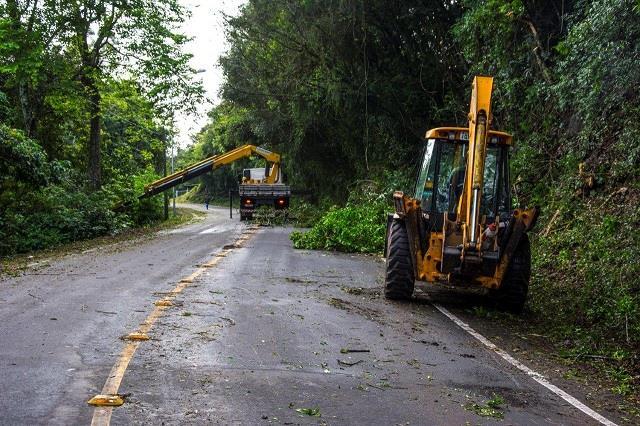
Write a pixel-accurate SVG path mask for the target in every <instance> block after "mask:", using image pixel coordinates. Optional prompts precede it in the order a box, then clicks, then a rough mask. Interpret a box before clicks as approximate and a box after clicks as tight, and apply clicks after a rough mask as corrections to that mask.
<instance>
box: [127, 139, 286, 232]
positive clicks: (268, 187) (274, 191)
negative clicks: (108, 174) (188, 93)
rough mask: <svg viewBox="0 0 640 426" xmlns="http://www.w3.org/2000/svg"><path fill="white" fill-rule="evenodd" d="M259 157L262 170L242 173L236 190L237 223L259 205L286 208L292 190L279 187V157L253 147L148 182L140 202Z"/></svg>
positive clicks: (233, 151)
mask: <svg viewBox="0 0 640 426" xmlns="http://www.w3.org/2000/svg"><path fill="white" fill-rule="evenodd" d="M253 155H258V156H261V157H262V158H264V159H265V160H266V161H267V165H266V167H265V168H264V169H245V170H244V171H243V177H242V178H241V180H240V182H239V186H238V192H239V194H240V220H244V219H250V218H251V217H252V216H253V212H254V210H255V209H256V208H257V207H259V206H262V205H268V206H272V207H273V208H275V209H277V210H281V209H286V208H288V207H289V198H290V196H291V189H290V187H289V186H288V185H285V184H284V183H282V172H281V170H280V155H279V154H276V153H275V152H271V151H268V150H266V149H264V148H260V147H258V146H254V145H243V146H241V147H238V148H236V149H233V150H231V151H229V152H225V153H224V154H220V155H214V156H213V157H209V158H207V159H205V160H202V161H199V162H197V163H195V164H192V165H190V166H188V167H186V168H185V169H183V170H180V171H178V172H176V173H173V174H171V175H169V176H165V177H163V178H161V179H158V180H157V181H155V182H151V183H150V184H149V185H147V186H145V188H144V194H142V195H141V196H140V197H139V198H146V197H151V196H153V195H156V194H159V193H161V192H163V191H166V190H167V189H170V188H173V187H174V186H177V185H180V184H181V183H184V182H187V181H188V180H191V179H193V178H195V177H198V176H200V175H203V174H205V173H208V172H210V171H211V170H214V169H217V168H218V167H221V166H224V165H226V164H230V163H233V162H234V161H237V160H240V159H242V158H247V157H251V156H253Z"/></svg>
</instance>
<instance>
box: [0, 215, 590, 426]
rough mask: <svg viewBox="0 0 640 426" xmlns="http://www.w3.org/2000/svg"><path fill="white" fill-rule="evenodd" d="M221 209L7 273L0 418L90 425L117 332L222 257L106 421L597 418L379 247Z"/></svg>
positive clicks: (133, 371)
mask: <svg viewBox="0 0 640 426" xmlns="http://www.w3.org/2000/svg"><path fill="white" fill-rule="evenodd" d="M226 215H227V211H225V210H224V209H220V210H214V211H213V213H212V214H211V215H209V216H208V218H207V220H206V221H205V222H204V223H200V224H197V225H191V226H188V227H186V228H181V229H178V230H175V231H172V232H171V233H165V234H163V235H159V236H158V237H157V238H154V239H152V240H149V241H143V242H140V243H132V244H130V245H125V246H117V247H111V248H109V249H101V250H99V251H95V252H91V253H85V254H82V255H79V256H72V257H69V258H67V259H65V260H63V261H61V262H55V263H53V264H52V265H50V266H45V267H42V268H38V269H35V270H33V271H31V272H30V273H28V274H27V275H25V276H22V277H20V278H15V279H8V280H4V281H2V282H0V286H1V287H0V288H1V289H2V290H1V293H0V295H1V296H0V341H1V342H2V345H1V346H0V363H1V364H0V365H1V368H2V372H3V374H2V375H0V386H1V388H2V389H3V397H2V398H0V412H1V413H2V416H1V417H0V423H2V424H40V423H41V424H44V423H47V424H89V423H90V422H91V419H92V416H93V414H94V409H93V408H92V407H90V406H88V405H87V404H86V401H87V400H88V399H89V398H90V397H92V396H93V395H95V394H97V393H99V392H100V391H101V389H102V387H103V384H104V383H105V380H106V379H107V377H108V376H109V374H110V370H111V368H112V366H113V364H114V362H115V361H116V359H117V357H118V355H119V354H120V352H121V351H122V348H123V346H124V345H125V343H124V342H123V341H121V340H120V339H119V337H120V336H122V335H125V334H127V333H130V332H132V331H135V330H136V329H137V327H138V326H139V324H140V323H141V322H143V321H144V319H145V318H146V317H147V316H148V315H149V313H150V312H151V311H152V310H153V308H154V302H155V301H157V300H159V299H162V298H163V295H166V292H167V291H170V289H172V288H174V287H175V285H176V283H178V282H180V280H181V279H183V278H184V277H186V276H188V275H189V274H191V273H192V272H193V271H195V270H197V268H198V267H199V266H200V265H201V264H202V263H203V262H207V261H208V260H210V259H212V258H213V259H217V263H215V266H211V267H209V268H207V269H205V270H202V272H201V273H200V275H199V276H198V278H196V279H195V280H194V281H193V282H192V283H191V282H189V284H188V285H186V287H185V288H184V290H183V291H182V292H181V293H180V294H178V295H176V297H175V298H174V299H173V306H170V307H168V308H166V309H165V310H164V311H162V315H161V316H160V317H159V318H158V319H157V321H156V322H155V324H154V325H153V328H152V329H151V330H150V331H149V333H148V334H149V336H150V337H151V340H149V341H145V342H142V343H141V344H140V346H139V348H138V350H137V352H136V353H135V355H134V356H133V358H132V359H131V362H130V364H129V365H128V368H127V370H126V372H125V374H124V378H123V381H122V383H121V386H120V390H119V392H120V393H121V394H126V395H127V398H126V403H125V404H124V405H123V406H121V407H118V408H115V409H113V411H112V414H111V424H161V423H163V424H225V425H226V424H247V425H253V424H270V423H271V424H324V423H326V424H350V425H351V424H362V425H371V424H381V425H391V424H442V425H449V424H465V423H469V424H490V423H499V424H575V425H584V424H594V421H593V420H592V419H590V418H589V417H587V416H585V415H584V414H582V413H580V412H579V411H577V410H576V409H575V408H573V407H571V406H569V405H568V404H567V403H566V402H564V401H563V400H561V399H560V398H558V397H556V396H555V395H553V394H551V393H550V392H549V391H547V390H546V389H545V388H543V387H542V386H540V385H538V384H537V383H536V382H534V381H533V380H532V379H531V378H529V377H527V376H525V375H524V374H522V373H521V372H520V371H518V370H516V369H515V368H513V367H511V366H510V365H509V364H507V363H506V362H504V360H502V359H501V358H499V357H498V356H496V354H494V353H492V352H491V351H489V350H487V349H486V348H485V347H483V346H482V345H481V344H480V343H478V342H477V341H476V340H474V339H473V338H472V337H470V336H469V335H468V334H466V333H465V332H464V331H462V330H461V329H460V328H458V327H457V326H455V325H454V324H453V323H452V322H451V321H450V320H449V319H447V318H446V317H444V316H443V315H442V314H441V313H440V312H438V311H437V310H436V309H435V308H434V307H433V306H432V305H430V304H429V303H428V302H426V301H424V302H421V301H416V302H413V303H395V302H388V301H385V300H384V298H382V296H381V295H380V290H381V285H382V270H383V267H384V264H383V263H382V261H381V259H379V258H377V257H367V256H357V255H345V254H331V253H323V252H314V251H301V250H294V249H292V248H291V244H290V242H289V239H288V234H289V232H290V229H286V228H261V229H259V230H258V231H257V232H256V233H255V234H254V235H253V236H251V237H247V238H248V239H246V241H244V243H243V244H239V245H232V243H233V242H234V241H237V240H238V238H239V237H240V236H241V234H242V232H243V231H246V226H243V225H240V224H239V223H238V222H237V219H235V220H229V219H228V216H226ZM217 253H218V257H217V258H216V254H217ZM219 253H224V257H222V255H220V254H219ZM496 396H498V397H499V398H501V399H503V400H504V402H503V403H502V404H500V409H498V410H497V411H495V412H493V414H494V416H495V417H491V416H489V417H485V416H480V415H479V414H478V412H480V411H481V410H482V408H483V407H484V408H485V410H484V412H485V414H486V411H487V406H486V403H487V401H488V400H490V399H492V398H495V397H496ZM308 409H310V410H313V411H310V410H308ZM315 410H317V411H315ZM305 412H306V413H307V414H305ZM308 414H317V415H318V416H310V415H308ZM501 415H503V416H504V420H500V419H499V418H497V417H499V416H501Z"/></svg>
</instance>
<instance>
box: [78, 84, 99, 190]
mask: <svg viewBox="0 0 640 426" xmlns="http://www.w3.org/2000/svg"><path fill="white" fill-rule="evenodd" d="M82 84H83V86H84V88H85V91H86V93H87V94H88V97H89V114H90V119H89V143H88V146H87V148H88V154H89V161H88V163H87V166H88V167H87V172H88V173H87V174H88V176H89V183H90V184H91V188H93V189H95V190H98V189H100V188H101V187H102V161H101V146H100V145H101V141H102V137H101V134H100V127H101V126H100V124H101V120H100V119H101V105H100V101H101V98H100V92H99V90H98V88H97V85H96V82H95V81H94V80H93V77H91V76H85V77H84V78H82Z"/></svg>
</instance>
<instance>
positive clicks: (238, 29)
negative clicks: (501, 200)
mask: <svg viewBox="0 0 640 426" xmlns="http://www.w3.org/2000/svg"><path fill="white" fill-rule="evenodd" d="M54 3H60V2H47V1H43V2H38V1H37V0H22V1H18V0H5V2H4V4H3V5H2V6H0V7H1V9H0V13H1V20H0V126H1V127H0V150H1V153H2V155H1V156H0V161H1V164H0V167H2V175H1V176H0V221H1V223H0V225H1V230H0V233H1V235H0V253H2V254H8V253H13V252H16V251H25V250H30V249H33V248H40V247H46V246H48V245H50V244H53V243H57V242H60V241H68V240H72V239H76V238H87V237H90V236H93V235H98V234H102V233H108V232H113V231H115V230H117V229H118V228H119V227H123V226H127V225H128V224H130V223H133V222H143V221H145V220H149V219H150V216H153V215H154V212H156V211H159V206H158V205H156V206H147V207H145V208H139V209H138V210H137V212H138V213H135V214H129V215H125V216H122V215H116V214H114V213H112V212H111V211H110V210H109V208H108V207H109V206H110V205H111V204H112V203H114V202H115V201H116V200H117V199H122V198H127V197H129V198H131V196H132V194H133V191H134V189H135V188H136V187H138V188H139V187H140V185H141V184H142V182H143V181H145V179H149V178H150V177H151V176H152V175H154V173H159V172H161V171H162V169H163V167H164V163H165V160H164V155H165V154H164V153H165V152H166V147H167V143H168V139H169V138H170V132H169V131H167V130H166V129H167V128H168V127H167V126H166V123H167V122H169V121H170V117H171V115H172V112H173V110H175V109H176V108H177V107H178V106H179V107H181V108H184V107H187V108H188V106H189V105H193V102H194V101H196V102H197V101H198V99H199V97H200V96H201V89H200V87H199V85H197V84H193V83H192V82H191V79H192V77H193V70H190V69H189V67H188V63H187V60H188V57H187V56H186V55H184V54H181V53H180V46H181V45H182V44H184V42H185V39H184V37H183V36H181V35H179V34H178V33H177V32H176V31H175V27H176V25H177V24H178V23H179V22H180V21H181V20H182V19H184V11H183V10H182V9H181V8H180V7H179V5H178V4H177V2H176V1H175V0H135V1H129V2H127V3H121V2H115V1H87V0H69V1H63V2H62V3H63V4H65V7H56V5H55V4H54ZM226 31H227V33H226V35H227V39H228V42H229V50H228V52H227V54H226V55H225V56H224V57H222V58H221V59H220V66H221V67H222V69H223V71H224V75H225V82H224V85H223V87H222V89H221V97H222V101H221V102H220V103H219V104H218V105H217V106H216V107H215V108H214V109H213V110H212V111H211V112H210V114H209V118H210V120H209V124H207V126H206V127H205V128H204V129H202V131H201V132H200V133H199V134H198V135H197V137H196V140H195V143H194V145H193V146H191V147H189V148H188V149H187V150H184V151H182V152H181V153H180V156H179V164H186V163H188V162H190V161H192V160H196V159H200V158H202V157H205V156H208V155H212V154H215V153H220V152H223V151H226V150H228V149H230V148H232V147H235V146H237V145H241V144H244V143H254V144H256V145H262V146H265V147H267V148H270V149H272V150H274V151H277V152H279V153H281V154H283V158H284V167H285V171H286V174H287V176H288V180H289V182H290V183H291V184H292V185H293V186H294V187H295V188H298V189H304V190H308V191H310V192H311V194H313V198H314V200H313V201H314V202H316V203H319V204H332V203H335V204H338V205H343V204H344V203H345V202H346V201H347V199H348V196H349V193H350V192H351V193H352V196H353V192H357V189H358V188H361V185H362V183H363V182H364V183H367V185H369V187H371V186H374V187H375V186H377V188H379V189H378V190H379V191H380V192H384V191H387V190H388V189H389V188H392V187H396V188H397V189H404V190H411V186H412V182H413V180H414V178H415V174H416V170H417V161H418V160H417V159H418V158H419V157H420V154H421V151H422V147H423V136H424V133H425V130H427V129H428V128H431V127H436V126H440V125H466V114H467V110H468V96H469V88H470V82H471V79H472V76H473V75H476V74H485V75H493V76H494V77H495V79H496V81H495V86H496V90H495V93H494V107H495V111H494V113H495V120H494V127H497V128H500V129H502V130H505V131H509V132H511V133H513V134H514V136H515V141H516V148H515V149H514V152H513V157H512V159H513V163H512V167H513V170H512V177H513V189H512V193H513V195H514V200H513V203H514V205H520V206H524V205H540V206H541V207H542V211H543V214H542V217H541V218H540V220H539V225H538V228H537V229H536V230H535V231H534V233H533V235H532V240H533V251H534V276H533V279H532V284H531V298H530V302H529V310H530V315H531V318H532V321H535V320H540V321H542V320H543V319H544V320H545V324H546V325H547V330H548V331H549V333H551V334H553V336H554V337H555V338H556V341H558V342H563V343H562V344H563V345H564V346H563V350H564V351H566V352H567V353H569V354H572V355H573V356H576V357H580V356H600V357H604V358H603V359H608V360H611V364H610V365H611V370H610V371H611V374H612V375H617V376H616V377H617V378H618V379H619V380H618V383H619V388H617V391H619V392H620V393H628V392H630V390H631V388H632V387H633V386H634V384H636V382H637V380H638V379H637V377H638V374H640V372H639V371H638V367H637V366H638V365H640V360H639V359H638V357H639V352H640V280H638V276H640V262H639V261H638V257H639V256H640V250H639V248H640V237H639V236H638V232H637V229H638V227H639V225H640V211H639V210H640V185H639V184H638V177H639V176H640V144H638V143H637V141H638V140H639V139H640V89H639V88H640V2H639V1H638V0H563V1H556V0H462V1H449V2H439V1H432V0H422V1H410V0H408V1H399V0H391V1H389V0H384V1H383V0H370V1H363V0H323V1H320V0H250V1H248V2H247V4H246V5H245V6H243V7H242V8H241V10H240V13H239V14H238V16H235V17H228V18H227V29H226ZM124 68H126V69H127V72H126V73H125V72H123V69H124ZM235 167H236V168H235V169H234V168H233V167H231V168H229V169H227V170H220V171H217V172H215V173H216V174H214V175H213V176H209V177H207V178H206V180H205V185H204V186H205V187H206V188H207V190H210V191H212V192H224V191H226V190H228V189H229V188H230V187H232V186H233V185H234V182H235V181H236V175H237V173H238V167H240V166H235ZM127 194H128V195H127ZM154 208H155V209H156V210H154ZM373 208H375V209H378V208H379V204H377V203H376V204H375V206H374V207H373ZM376 211H377V210H376ZM145 212H146V213H145ZM333 214H334V215H336V213H333ZM337 216H338V217H339V220H340V221H341V223H348V222H349V221H351V220H355V221H358V220H359V219H358V218H359V217H362V216H360V213H357V212H356V213H354V214H353V215H350V214H344V215H342V216H340V215H337ZM380 216H382V215H381V214H380ZM380 220H381V221H382V220H383V218H381V219H380ZM371 226H373V227H375V226H374V225H371ZM368 229H369V228H368ZM371 229H372V228H371ZM376 229H377V228H376ZM634 377H635V378H634Z"/></svg>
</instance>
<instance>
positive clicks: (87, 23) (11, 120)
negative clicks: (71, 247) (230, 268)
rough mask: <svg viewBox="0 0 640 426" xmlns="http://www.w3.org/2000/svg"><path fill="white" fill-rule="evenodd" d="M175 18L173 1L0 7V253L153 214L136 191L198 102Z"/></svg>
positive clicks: (138, 221)
mask: <svg viewBox="0 0 640 426" xmlns="http://www.w3.org/2000/svg"><path fill="white" fill-rule="evenodd" d="M185 16H186V15H185V11H184V9H183V8H182V7H181V6H180V5H179V3H178V2H177V1H176V0H153V1H151V2H147V1H141V0H140V1H139V0H134V1H129V2H125V3H123V2H98V3H96V2H93V1H84V0H81V1H62V2H38V1H33V0H7V1H5V2H2V3H0V170H1V172H0V256H8V255H14V254H16V253H23V252H28V251H32V250H41V249H47V248H51V247H54V246H56V245H59V244H66V243H69V242H72V241H78V240H83V239H88V238H94V237H98V236H103V235H114V234H117V233H119V232H121V231H122V230H124V229H126V228H129V227H132V226H142V225H147V224H149V223H153V222H157V221H159V220H161V219H162V217H163V215H162V200H161V197H160V199H157V197H156V199H153V200H148V201H144V202H142V203H139V202H138V200H137V195H139V194H140V190H141V189H142V187H143V186H144V184H145V183H148V182H149V181H151V180H153V179H154V178H157V177H158V176H160V175H161V174H162V173H163V172H164V169H165V160H166V154H165V152H166V151H167V148H168V146H169V141H170V139H171V133H172V124H171V123H172V118H173V116H174V114H175V112H176V111H177V110H179V109H185V110H189V109H190V108H192V107H193V105H194V103H195V102H198V101H200V100H201V98H202V88H201V86H200V84H199V83H198V82H197V81H194V78H193V76H194V71H193V70H192V69H191V68H190V67H189V65H188V59H189V55H186V54H184V53H181V46H183V45H184V43H185V42H186V38H185V37H183V36H181V35H180V34H178V33H177V31H176V29H177V28H178V26H179V24H180V23H181V22H182V20H183V19H184V18H185ZM125 69H126V72H124V71H125ZM123 76H126V77H123ZM123 205H126V206H127V207H128V208H127V209H125V210H124V211H122V212H119V213H117V212H115V211H114V210H117V209H114V208H115V207H118V206H123Z"/></svg>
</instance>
